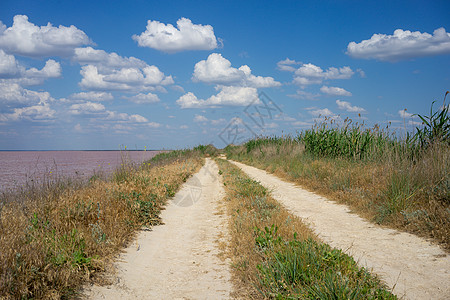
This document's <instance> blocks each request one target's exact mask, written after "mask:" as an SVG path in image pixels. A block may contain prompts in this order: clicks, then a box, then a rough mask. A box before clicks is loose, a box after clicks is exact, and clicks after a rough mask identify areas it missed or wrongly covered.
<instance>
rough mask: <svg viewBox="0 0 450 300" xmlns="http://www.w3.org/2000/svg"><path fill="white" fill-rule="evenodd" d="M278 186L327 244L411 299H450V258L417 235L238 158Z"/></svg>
mask: <svg viewBox="0 0 450 300" xmlns="http://www.w3.org/2000/svg"><path fill="white" fill-rule="evenodd" d="M233 163H234V164H236V165H237V166H238V167H240V168H241V169H242V170H243V171H244V172H246V173H247V174H248V175H249V176H250V177H252V178H253V179H255V180H257V181H259V182H260V183H261V184H262V185H263V186H265V187H267V188H269V189H271V190H272V196H273V197H274V198H275V199H276V200H278V201H279V202H280V203H281V204H283V205H284V206H285V207H286V208H287V209H289V210H290V211H291V212H292V213H293V214H295V215H297V216H299V217H301V218H302V219H303V220H304V221H305V223H307V224H310V226H311V228H312V229H313V230H314V231H315V232H316V233H317V234H318V235H319V237H320V238H321V239H322V240H323V241H324V242H326V243H328V244H330V245H331V246H333V247H336V248H339V249H342V250H344V251H346V252H347V253H348V254H350V255H352V256H353V257H354V259H355V260H357V261H359V263H360V264H361V265H363V266H365V267H368V268H369V269H373V271H374V272H375V273H377V274H378V275H380V277H381V278H382V279H383V280H384V281H385V282H386V283H387V284H388V286H389V287H391V288H393V291H394V293H395V294H396V295H398V296H399V297H404V298H405V299H450V256H448V255H446V254H445V252H444V251H443V250H441V249H440V248H439V247H438V246H435V245H432V244H430V243H429V242H427V241H425V240H424V239H421V238H419V237H417V236H415V235H411V234H408V233H403V232H399V231H396V230H392V229H386V228H381V227H380V226H376V225H374V224H372V223H369V222H367V221H365V220H364V219H362V218H360V217H359V216H357V215H356V214H352V213H350V210H349V209H348V207H346V206H345V205H340V204H336V203H335V202H332V201H329V200H327V199H326V198H324V197H321V196H318V195H316V194H314V193H311V192H308V191H306V190H304V189H302V188H300V187H298V186H296V185H294V184H293V183H288V182H285V181H283V180H281V179H279V178H277V177H276V176H274V175H271V174H268V173H267V172H265V171H263V170H260V169H257V168H254V167H251V166H247V165H244V164H242V163H238V162H233Z"/></svg>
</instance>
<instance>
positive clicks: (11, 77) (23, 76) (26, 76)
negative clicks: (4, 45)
mask: <svg viewBox="0 0 450 300" xmlns="http://www.w3.org/2000/svg"><path fill="white" fill-rule="evenodd" d="M60 76H61V65H60V64H59V63H58V62H56V61H54V60H53V59H49V60H48V61H46V63H45V66H44V67H42V69H41V70H38V69H36V68H30V69H25V67H24V66H22V65H21V64H20V63H19V62H18V61H17V60H16V58H15V57H14V55H10V54H6V53H5V52H4V51H3V50H1V49H0V80H2V81H3V82H5V81H8V82H9V83H19V84H21V85H37V84H42V83H43V82H44V81H45V80H46V79H48V78H56V77H60Z"/></svg>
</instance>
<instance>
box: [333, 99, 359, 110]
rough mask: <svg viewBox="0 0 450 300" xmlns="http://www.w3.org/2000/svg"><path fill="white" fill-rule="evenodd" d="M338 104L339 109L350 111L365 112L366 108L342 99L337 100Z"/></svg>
mask: <svg viewBox="0 0 450 300" xmlns="http://www.w3.org/2000/svg"><path fill="white" fill-rule="evenodd" d="M336 104H337V106H338V108H339V109H342V110H345V111H348V112H358V113H359V112H365V111H366V110H365V109H364V108H362V107H358V106H352V104H351V103H350V102H347V101H341V100H336Z"/></svg>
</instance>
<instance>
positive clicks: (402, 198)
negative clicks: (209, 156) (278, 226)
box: [224, 100, 450, 249]
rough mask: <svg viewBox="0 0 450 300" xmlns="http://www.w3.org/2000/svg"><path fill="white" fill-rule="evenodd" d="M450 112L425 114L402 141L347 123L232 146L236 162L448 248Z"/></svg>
mask: <svg viewBox="0 0 450 300" xmlns="http://www.w3.org/2000/svg"><path fill="white" fill-rule="evenodd" d="M448 110H449V106H445V100H444V105H443V108H442V109H441V110H438V111H433V110H431V111H430V115H429V116H424V115H419V116H420V118H421V119H422V120H424V125H423V126H422V127H420V128H417V130H416V133H415V134H414V135H411V134H409V135H407V136H406V138H404V139H400V138H398V137H397V136H396V135H394V134H392V133H389V130H388V129H384V130H380V128H379V127H378V126H375V127H373V128H365V127H364V126H363V124H357V123H355V124H353V123H352V121H351V120H346V121H345V122H344V124H342V125H337V124H335V123H334V121H332V120H331V121H328V122H325V123H322V124H317V125H316V126H314V127H313V128H312V129H310V130H305V131H303V132H301V133H299V134H297V135H295V136H283V137H261V138H258V139H254V140H250V141H248V142H246V143H245V144H243V145H239V146H228V147H226V148H225V149H224V150H225V153H226V154H227V157H228V158H230V159H235V160H239V161H242V162H245V163H248V164H252V165H254V166H257V167H259V168H263V169H266V170H268V171H270V172H273V173H276V174H277V175H280V176H282V177H284V178H286V179H288V180H291V181H294V182H297V183H299V184H300V185H302V186H304V187H306V188H308V189H311V190H314V191H316V192H318V193H320V194H323V195H325V196H327V197H330V198H332V199H334V200H337V201H339V202H341V203H345V204H348V205H349V206H350V207H351V209H352V210H354V211H356V212H358V213H359V214H360V215H361V216H363V217H366V218H368V219H370V220H372V221H374V222H376V223H380V224H383V225H388V226H391V227H394V228H399V229H402V230H407V231H410V232H413V233H416V234H419V235H421V236H425V237H429V238H432V239H434V240H435V241H436V242H438V243H441V244H442V245H443V247H445V248H446V249H450V144H449V140H450V139H449V138H448V137H449V132H450V129H449V128H450V125H449V122H450V121H449V120H450V118H449V115H448Z"/></svg>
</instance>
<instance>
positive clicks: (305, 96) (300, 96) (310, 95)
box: [288, 90, 320, 100]
mask: <svg viewBox="0 0 450 300" xmlns="http://www.w3.org/2000/svg"><path fill="white" fill-rule="evenodd" d="M288 96H289V97H291V98H297V99H306V100H316V99H317V98H318V97H320V95H319V94H313V93H310V92H305V91H303V90H297V92H296V93H295V94H293V95H288Z"/></svg>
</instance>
